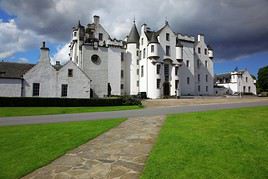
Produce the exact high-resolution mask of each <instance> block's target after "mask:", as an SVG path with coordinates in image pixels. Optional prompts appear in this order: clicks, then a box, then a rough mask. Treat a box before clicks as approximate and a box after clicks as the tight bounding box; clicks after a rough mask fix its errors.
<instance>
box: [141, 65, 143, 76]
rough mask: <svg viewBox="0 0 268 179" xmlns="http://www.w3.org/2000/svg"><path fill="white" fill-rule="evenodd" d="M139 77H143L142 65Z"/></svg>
mask: <svg viewBox="0 0 268 179" xmlns="http://www.w3.org/2000/svg"><path fill="white" fill-rule="evenodd" d="M141 77H143V65H142V66H141Z"/></svg>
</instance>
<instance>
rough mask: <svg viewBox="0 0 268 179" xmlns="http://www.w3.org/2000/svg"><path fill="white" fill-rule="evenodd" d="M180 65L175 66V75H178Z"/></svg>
mask: <svg viewBox="0 0 268 179" xmlns="http://www.w3.org/2000/svg"><path fill="white" fill-rule="evenodd" d="M178 71H179V67H175V75H176V76H178Z"/></svg>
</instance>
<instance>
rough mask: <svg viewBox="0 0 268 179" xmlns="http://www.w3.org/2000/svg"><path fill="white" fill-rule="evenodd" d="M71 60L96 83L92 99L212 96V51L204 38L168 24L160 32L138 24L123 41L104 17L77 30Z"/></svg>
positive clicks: (77, 27) (73, 37)
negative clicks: (110, 30)
mask: <svg viewBox="0 0 268 179" xmlns="http://www.w3.org/2000/svg"><path fill="white" fill-rule="evenodd" d="M69 55H70V60H71V61H73V62H74V63H75V64H77V66H78V67H79V68H81V69H82V70H83V71H84V72H85V73H86V74H87V75H88V76H89V77H90V79H91V80H92V81H91V89H90V96H91V97H105V96H110V95H137V94H139V93H144V94H146V95H147V97H148V98H153V99H155V98H162V97H168V96H180V95H213V94H214V88H213V85H214V81H213V80H214V71H213V50H212V49H211V48H210V47H209V46H208V45H207V44H206V42H205V38H204V35H203V34H199V35H198V37H197V38H195V37H193V36H187V35H182V34H180V33H175V32H174V31H173V30H172V29H171V27H170V25H169V24H168V22H167V21H166V22H165V24H164V26H163V27H162V28H160V29H159V30H157V31H152V30H151V29H150V28H149V27H148V26H147V25H146V24H143V25H142V26H141V30H140V33H139V32H138V30H137V27H136V24H135V21H134V23H133V26H132V28H131V30H130V33H129V35H128V36H127V37H126V39H124V40H116V39H112V38H111V37H110V35H109V34H108V32H107V31H106V30H105V29H104V28H103V26H102V25H101V24H100V17H99V16H94V17H93V22H92V23H89V24H88V25H86V26H83V25H81V24H80V22H79V23H78V25H77V26H76V27H74V28H73V32H72V41H71V43H70V54H69Z"/></svg>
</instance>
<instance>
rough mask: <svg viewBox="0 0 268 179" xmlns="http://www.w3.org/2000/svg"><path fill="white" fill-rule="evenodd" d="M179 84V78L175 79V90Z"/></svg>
mask: <svg viewBox="0 0 268 179" xmlns="http://www.w3.org/2000/svg"><path fill="white" fill-rule="evenodd" d="M178 86H179V80H175V89H176V90H177V89H178Z"/></svg>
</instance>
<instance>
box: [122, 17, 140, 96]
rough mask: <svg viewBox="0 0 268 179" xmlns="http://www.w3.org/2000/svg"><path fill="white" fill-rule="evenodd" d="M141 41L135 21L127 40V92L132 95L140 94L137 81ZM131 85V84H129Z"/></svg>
mask: <svg viewBox="0 0 268 179" xmlns="http://www.w3.org/2000/svg"><path fill="white" fill-rule="evenodd" d="M139 40H140V35H139V32H138V30H137V27H136V24H135V21H134V23H133V26H132V28H131V30H130V33H129V35H128V38H127V49H126V52H127V54H126V62H125V63H126V67H127V69H126V70H125V72H126V79H129V80H128V81H126V86H128V88H127V89H126V92H127V93H128V94H130V95H136V94H138V91H139V88H138V86H137V81H138V80H139V75H138V74H137V69H139V65H138V63H137V61H139V53H138V52H139ZM127 83H129V84H127Z"/></svg>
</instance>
